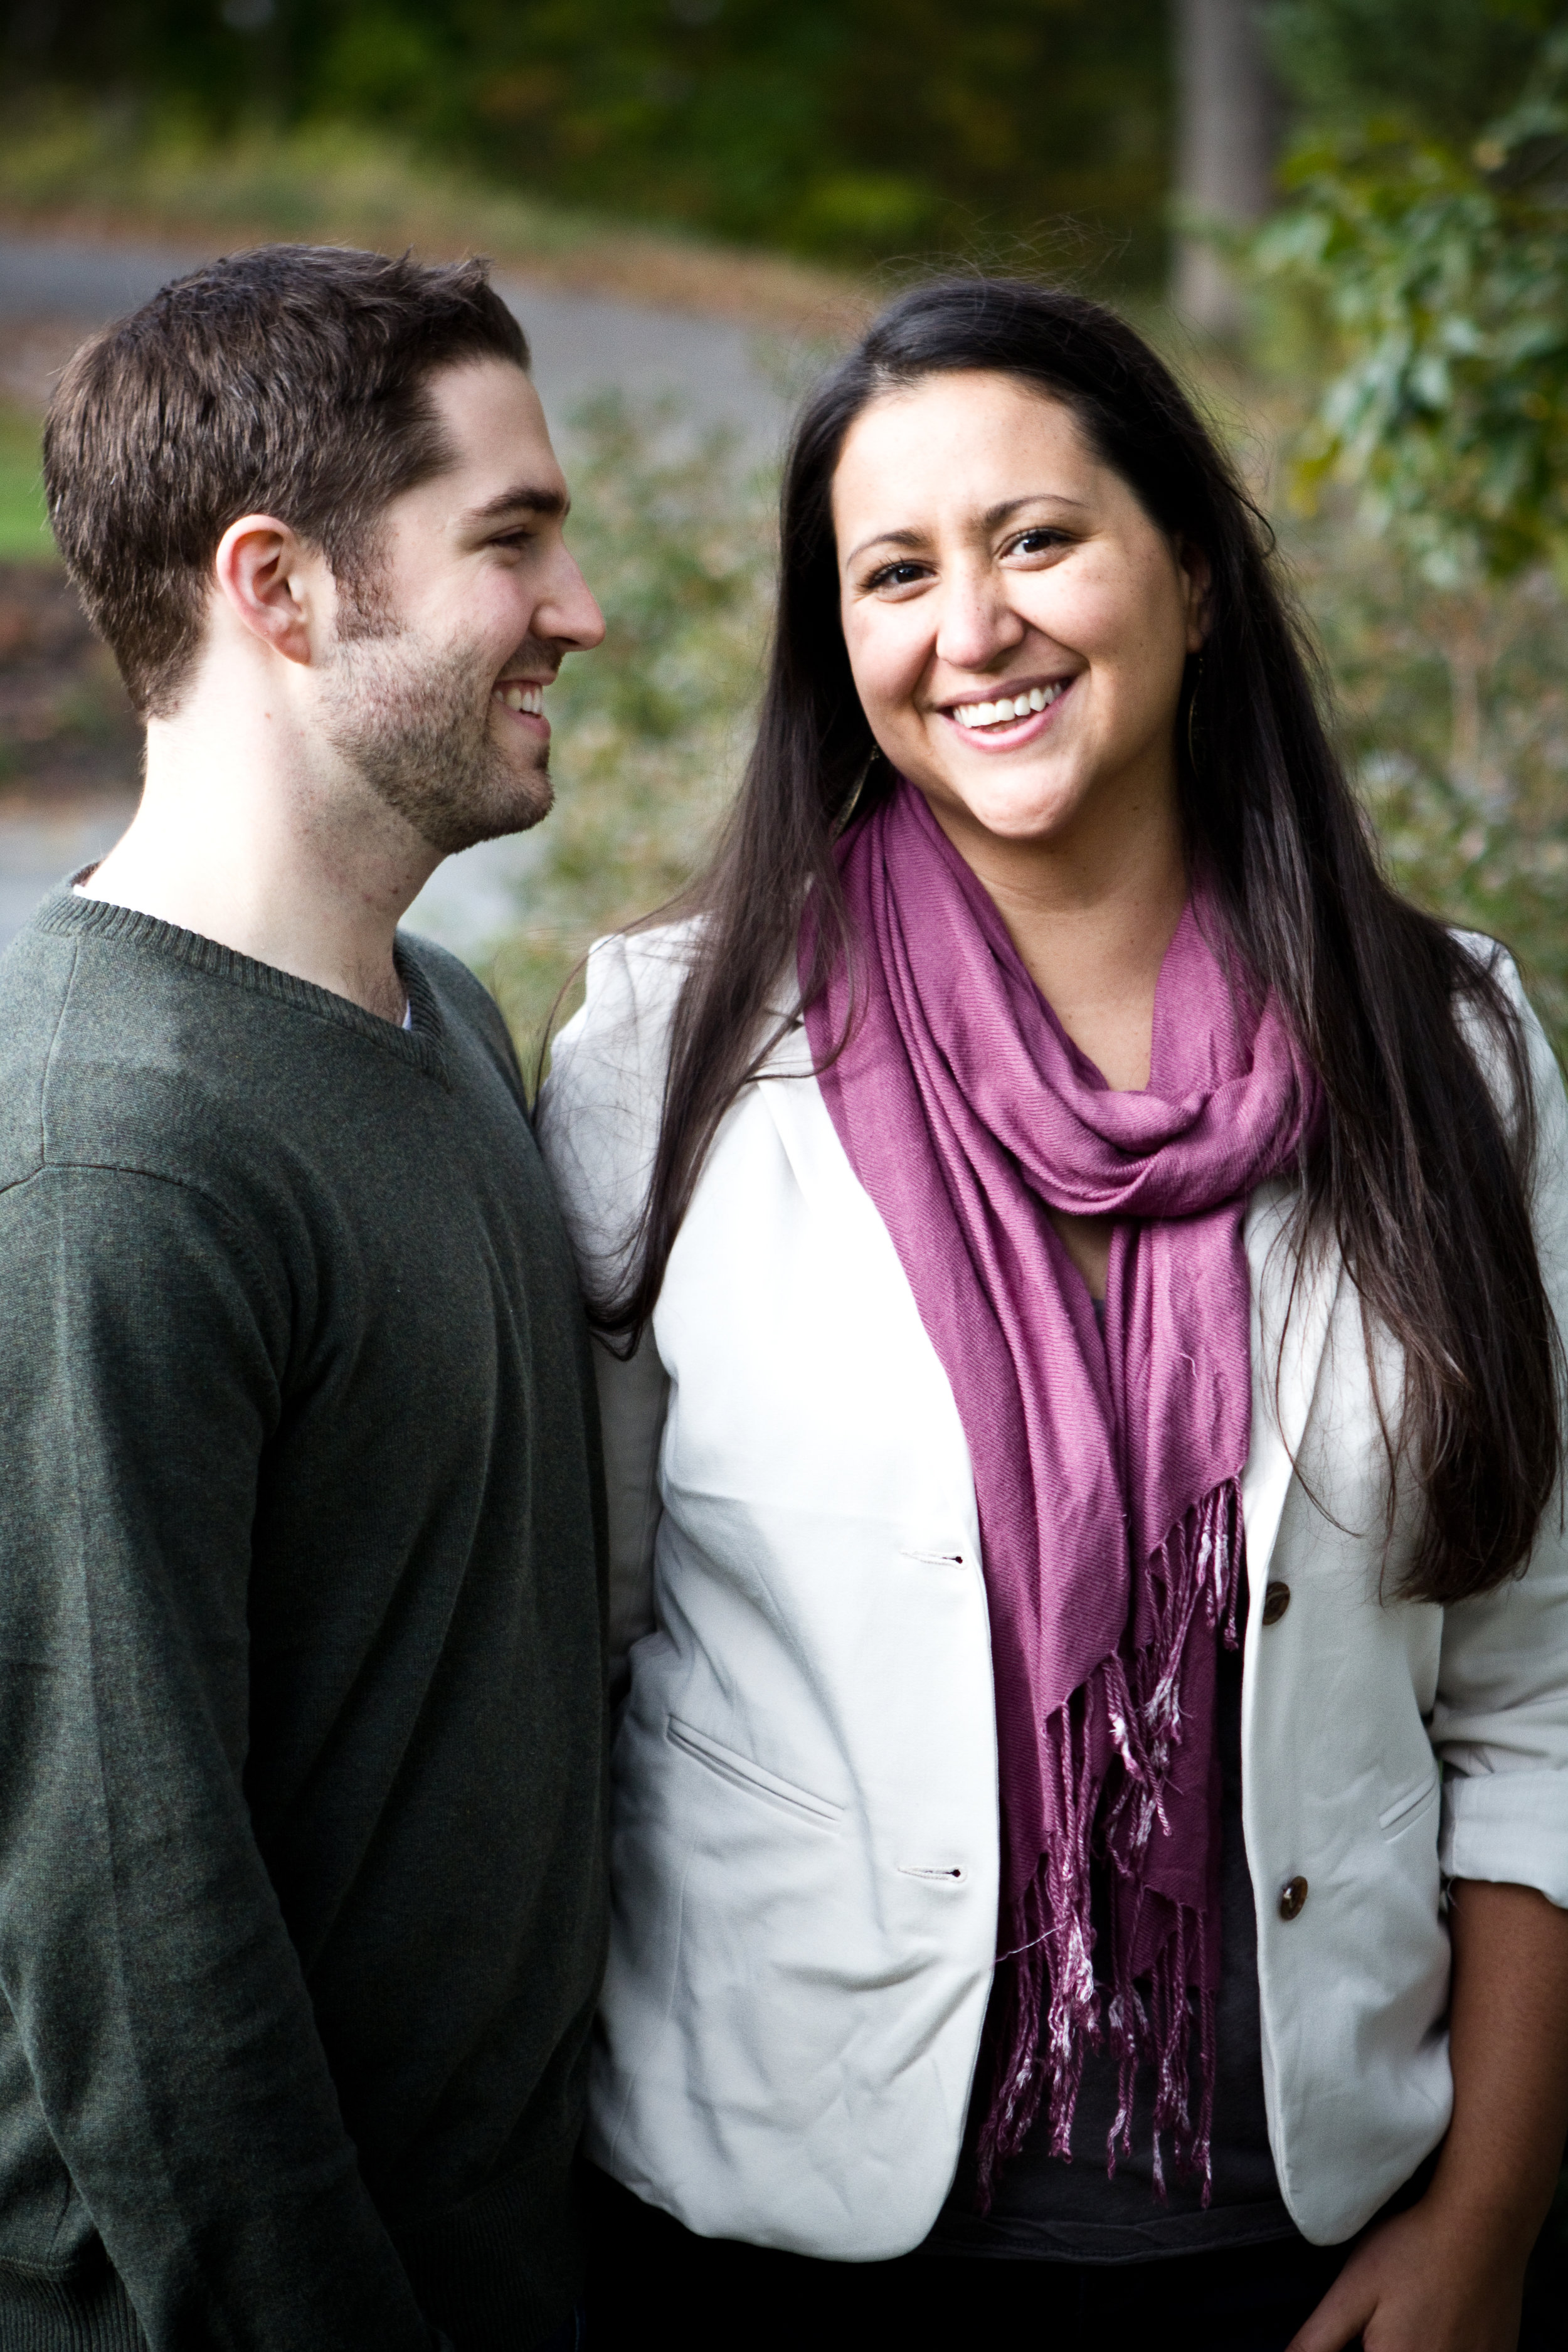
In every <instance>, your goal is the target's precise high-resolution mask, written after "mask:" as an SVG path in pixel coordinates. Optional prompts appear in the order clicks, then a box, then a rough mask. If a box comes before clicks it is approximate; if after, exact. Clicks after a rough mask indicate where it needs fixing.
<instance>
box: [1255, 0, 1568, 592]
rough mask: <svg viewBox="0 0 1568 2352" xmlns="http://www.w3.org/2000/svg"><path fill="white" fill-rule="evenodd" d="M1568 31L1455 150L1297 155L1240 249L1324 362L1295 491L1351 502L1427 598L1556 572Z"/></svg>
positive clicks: (1566, 274)
mask: <svg viewBox="0 0 1568 2352" xmlns="http://www.w3.org/2000/svg"><path fill="white" fill-rule="evenodd" d="M1565 167H1568V32H1557V33H1554V34H1553V35H1552V36H1551V37H1549V38H1548V39H1547V40H1546V41H1545V43H1544V44H1543V45H1542V48H1541V53H1540V56H1539V58H1538V59H1537V61H1536V63H1535V65H1534V67H1533V69H1532V70H1531V74H1530V76H1529V79H1528V81H1527V83H1526V86H1525V88H1524V90H1523V92H1522V94H1521V97H1520V98H1519V100H1518V102H1517V103H1516V104H1515V105H1514V106H1513V107H1512V108H1511V109H1510V111H1509V112H1508V113H1507V114H1506V115H1505V116H1504V117H1503V118H1501V119H1500V121H1496V122H1494V123H1491V124H1490V125H1489V126H1488V127H1487V128H1486V129H1485V130H1484V131H1483V132H1482V134H1481V135H1480V136H1479V138H1477V139H1476V140H1475V141H1474V142H1471V143H1470V144H1469V145H1468V147H1465V148H1459V147H1455V146H1452V145H1443V144H1439V143H1438V142H1436V140H1434V139H1432V138H1429V137H1428V138H1417V137H1415V136H1412V135H1409V134H1407V133H1406V132H1405V131H1403V130H1402V129H1401V128H1400V126H1399V125H1398V123H1397V121H1390V122H1387V123H1384V122H1381V121H1376V120H1374V121H1373V122H1371V123H1370V124H1369V125H1367V126H1366V127H1365V128H1364V129H1363V130H1360V131H1351V132H1349V133H1346V134H1343V135H1342V136H1341V137H1340V138H1338V139H1336V140H1331V141H1327V142H1321V143H1317V144H1310V145H1308V146H1306V147H1304V148H1303V149H1302V150H1300V152H1298V153H1297V155H1296V156H1295V157H1294V158H1293V160H1292V162H1291V163H1290V164H1289V167H1288V169H1287V173H1286V183H1287V187H1288V190H1289V202H1288V204H1287V205H1286V207H1285V209H1284V210H1283V212H1282V213H1281V214H1280V215H1279V216H1278V217H1277V218H1276V219H1275V220H1274V221H1273V222H1272V223H1271V224H1270V225H1269V226H1268V229H1267V230H1266V231H1265V233H1264V234H1263V236H1261V237H1260V238H1259V239H1258V245H1257V247H1256V255H1257V259H1258V264H1259V266H1260V267H1261V268H1263V269H1264V270H1265V271H1267V272H1269V273H1272V274H1273V275H1275V276H1276V277H1279V278H1283V279H1287V280H1289V281H1293V282H1294V283H1295V284H1296V286H1297V287H1298V288H1299V289H1300V290H1301V291H1302V292H1303V293H1304V294H1305V295H1306V296H1307V297H1308V299H1311V300H1313V301H1315V303H1316V304H1317V306H1318V307H1319V309H1320V310H1321V314H1322V315H1323V317H1324V318H1325V320H1327V322H1328V324H1329V326H1330V328H1331V337H1332V341H1331V350H1332V352H1333V354H1334V357H1335V359H1336V361H1337V364H1336V366H1335V367H1334V369H1333V371H1332V373H1331V376H1330V379H1329V382H1328V383H1327V386H1326V389H1325V391H1324V394H1323V396H1322V399H1321V404H1320V407H1319V411H1318V415H1317V419H1316V423H1315V426H1314V429H1313V431H1312V432H1311V434H1310V436H1309V437H1308V439H1307V442H1306V444H1305V445H1304V446H1303V447H1302V449H1301V450H1300V454H1299V457H1298V461H1297V478H1298V482H1299V485H1300V488H1302V489H1303V490H1304V491H1306V492H1307V493H1308V494H1310V492H1311V490H1312V489H1313V488H1315V487H1316V486H1317V485H1319V484H1320V483H1321V481H1322V480H1323V479H1324V478H1327V477H1329V476H1331V475H1334V476H1337V477H1339V478H1341V479H1342V480H1346V481H1351V482H1353V483H1355V484H1356V485H1357V486H1358V488H1361V490H1362V491H1363V504H1364V511H1365V514H1366V518H1367V520H1368V521H1369V522H1370V523H1371V524H1372V525H1373V528H1374V529H1379V530H1385V529H1386V530H1393V531H1394V532H1395V533H1396V534H1397V535H1398V536H1399V538H1400V539H1401V541H1403V543H1404V544H1405V547H1406V548H1407V549H1408V551H1409V552H1410V553H1411V555H1412V556H1413V558H1414V559H1415V562H1417V563H1418V564H1419V566H1420V568H1421V570H1422V572H1424V573H1425V575H1426V578H1427V579H1428V580H1429V581H1430V582H1431V583H1432V584H1433V585H1434V586H1436V587H1439V588H1443V589H1447V590H1450V591H1452V590H1456V589H1460V588H1473V587H1475V586H1476V585H1478V584H1479V583H1480V582H1481V581H1482V580H1484V579H1506V578H1510V577H1511V576H1513V575H1514V574H1515V573H1517V572H1521V571H1522V570H1523V569H1525V568H1526V567H1527V566H1528V565H1530V564H1531V563H1536V562H1554V561H1562V560H1563V559H1564V558H1568V168H1565Z"/></svg>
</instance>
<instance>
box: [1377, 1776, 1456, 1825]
mask: <svg viewBox="0 0 1568 2352" xmlns="http://www.w3.org/2000/svg"><path fill="white" fill-rule="evenodd" d="M1442 1786H1443V1775H1442V1773H1441V1772H1440V1771H1439V1770H1438V1769H1437V1766H1436V1763H1434V1764H1433V1767H1432V1769H1431V1771H1430V1772H1429V1773H1428V1774H1427V1776H1426V1780H1423V1781H1422V1782H1421V1785H1420V1786H1419V1788H1415V1789H1411V1790H1408V1791H1407V1792H1406V1793H1405V1795H1404V1796H1403V1797H1396V1798H1395V1799H1394V1802H1393V1804H1392V1805H1389V1806H1387V1807H1386V1808H1385V1809H1384V1811H1383V1812H1381V1813H1379V1815H1378V1817H1377V1826H1378V1828H1379V1829H1380V1830H1381V1831H1382V1832H1383V1834H1384V1837H1385V1838H1396V1837H1403V1836H1404V1834H1405V1831H1406V1830H1407V1829H1411V1828H1413V1827H1414V1826H1415V1822H1418V1821H1419V1820H1420V1818H1421V1816H1422V1814H1423V1813H1424V1812H1426V1809H1427V1807H1428V1806H1429V1805H1434V1804H1436V1801H1437V1793H1438V1791H1439V1790H1440V1789H1441V1788H1442Z"/></svg>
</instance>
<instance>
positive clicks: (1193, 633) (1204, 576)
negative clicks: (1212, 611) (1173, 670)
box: [1177, 540, 1214, 654]
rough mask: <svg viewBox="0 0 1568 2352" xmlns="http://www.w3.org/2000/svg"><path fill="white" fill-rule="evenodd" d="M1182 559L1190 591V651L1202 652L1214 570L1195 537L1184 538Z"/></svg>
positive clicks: (1188, 634) (1185, 583)
mask: <svg viewBox="0 0 1568 2352" xmlns="http://www.w3.org/2000/svg"><path fill="white" fill-rule="evenodd" d="M1177 560H1178V562H1180V564H1181V567H1182V583H1183V586H1184V590H1185V593H1186V606H1187V651H1188V652H1189V653H1190V654H1201V653H1202V651H1203V649H1204V646H1205V642H1206V640H1207V637H1208V633H1209V589H1210V586H1211V585H1212V583H1213V580H1214V572H1213V571H1212V569H1211V568H1210V564H1209V560H1208V557H1207V556H1206V555H1205V553H1204V551H1203V549H1202V548H1201V547H1194V544H1193V542H1192V541H1191V540H1184V541H1183V542H1182V548H1181V553H1180V555H1179V557H1178V559H1177Z"/></svg>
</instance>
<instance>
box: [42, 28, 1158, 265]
mask: <svg viewBox="0 0 1568 2352" xmlns="http://www.w3.org/2000/svg"><path fill="white" fill-rule="evenodd" d="M0 23H3V24H4V26H5V31H4V36H3V39H4V47H5V55H6V61H7V66H8V69H9V73H10V76H11V79H12V80H13V83H14V84H15V83H16V81H17V80H18V79H20V80H22V81H23V82H24V83H25V82H27V81H31V82H33V83H35V84H40V83H44V82H52V83H54V84H55V85H57V86H63V87H69V88H75V89H91V91H92V92H93V93H95V94H97V95H100V96H101V95H102V94H103V93H105V92H106V91H108V92H116V93H125V94H130V95H132V96H135V97H137V98H140V99H142V100H153V101H154V102H160V101H161V102H165V103H166V102H168V101H170V100H174V101H176V102H178V103H179V104H181V105H183V106H184V107H185V108H186V109H187V110H194V111H195V112H196V113H197V114H198V115H199V116H200V117H201V118H202V119H204V120H205V121H208V122H210V123H212V124H213V125H215V126H221V125H224V124H227V123H232V122H233V121H237V120H239V119H242V118H244V117H246V116H247V115H252V116H253V115H254V114H256V113H257V112H258V111H262V112H267V113H270V114H271V115H272V116H273V117H274V118H275V119H277V120H279V121H284V122H290V123H292V122H299V121H310V120H319V119H322V118H326V119H332V118H334V117H335V118H339V119H352V120H355V121H382V122H385V123H387V124H388V125H392V126H395V127H396V128H397V129H398V130H399V131H404V132H405V133H412V134H414V135H415V136H416V138H417V139H419V140H420V141H421V142H424V143H426V145H427V147H428V148H429V149H430V150H432V151H434V152H442V153H444V154H447V155H452V154H457V155H458V156H460V157H461V158H462V159H463V160H464V161H465V162H466V163H470V164H474V165H479V166H481V167H483V168H484V169H485V170H487V171H488V172H489V173H494V174H495V175H496V176H497V177H498V178H500V179H502V180H505V181H510V182H511V183H513V184H518V185H521V186H523V187H526V188H529V189H531V190H532V191H535V192H537V193H539V194H545V195H549V196H553V197H556V198H558V199H561V200H563V201H565V202H568V203H571V204H573V205H584V206H589V207H592V208H594V209H595V210H599V211H603V212H610V213H620V214H623V215H633V216H637V217H640V218H643V219H648V218H661V219H664V220H667V221H669V222H672V223H677V224H686V225H689V226H693V227H696V228H699V229H701V230H704V231H707V232H710V233H712V234H716V235H719V236H727V237H735V238H739V239H742V240H763V241H766V242H767V243H769V244H773V245H779V246H784V247H790V248H793V249H795V250H796V251H800V252H805V253H809V254H816V255H821V256H824V257H842V258H845V259H848V260H858V259H863V258H866V257H884V256H888V255H892V254H898V253H900V252H903V251H907V250H910V249H919V250H921V251H922V252H926V251H930V250H931V249H932V248H940V247H944V246H945V247H957V248H960V249H963V250H965V251H969V252H982V253H989V254H990V255H992V256H995V255H997V254H1005V252H1006V251H1007V250H1008V249H1009V246H1010V244H1012V243H1013V242H1014V241H1016V240H1017V239H1020V238H1022V239H1024V240H1028V239H1030V238H1032V237H1034V236H1036V234H1037V232H1038V230H1039V228H1040V226H1041V224H1042V223H1045V222H1047V221H1050V220H1052V219H1053V218H1058V219H1059V217H1060V216H1061V215H1069V216H1071V217H1073V218H1074V219H1075V220H1077V221H1079V222H1080V223H1083V224H1085V225H1086V228H1087V230H1088V233H1089V237H1090V240H1091V244H1090V247H1089V251H1088V252H1087V253H1082V254H1079V255H1078V256H1075V257H1074V258H1075V259H1079V260H1081V259H1085V258H1088V259H1095V260H1099V259H1104V258H1112V259H1114V260H1115V262H1116V265H1117V274H1118V275H1119V276H1121V277H1122V278H1130V279H1133V280H1137V279H1142V280H1144V281H1147V280H1148V279H1150V278H1152V277H1154V276H1155V275H1157V273H1158V271H1159V269H1160V268H1161V267H1162V266H1163V249H1164V230H1163V204H1164V194H1165V185H1166V179H1167V173H1168V149H1169V121H1168V118H1169V84H1170V71H1169V59H1168V56H1167V49H1168V26H1167V11H1166V6H1165V0H973V5H970V6H968V7H966V8H955V7H953V6H952V5H947V0H790V5H787V6H784V5H779V0H442V5H437V0H71V5H66V0H9V5H7V6H6V7H5V11H4V14H3V15H0ZM1096 243H1097V244H1098V250H1096V249H1094V247H1095V244H1096ZM1056 258H1057V259H1058V261H1059V260H1060V258H1061V257H1060V255H1059V253H1058V255H1057V256H1056Z"/></svg>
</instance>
